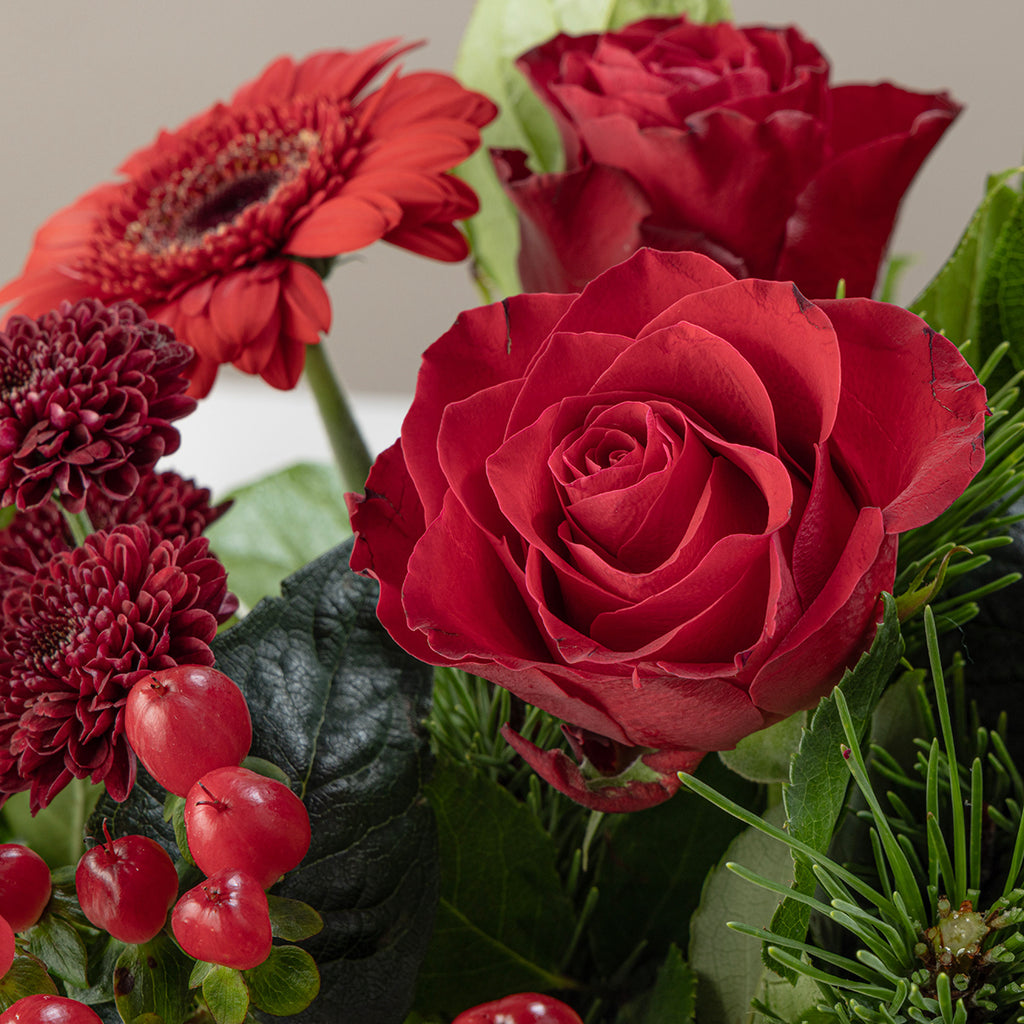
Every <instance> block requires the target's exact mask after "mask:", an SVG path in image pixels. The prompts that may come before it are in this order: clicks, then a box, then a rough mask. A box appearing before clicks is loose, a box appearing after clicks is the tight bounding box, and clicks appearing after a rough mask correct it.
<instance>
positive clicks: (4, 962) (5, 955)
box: [0, 917, 14, 978]
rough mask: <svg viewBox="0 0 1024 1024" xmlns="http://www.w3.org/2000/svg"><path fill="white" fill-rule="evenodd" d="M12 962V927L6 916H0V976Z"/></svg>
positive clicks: (9, 967) (8, 968)
mask: <svg viewBox="0 0 1024 1024" xmlns="http://www.w3.org/2000/svg"><path fill="white" fill-rule="evenodd" d="M13 963H14V929H13V928H12V927H11V926H10V925H9V924H8V923H7V918H5V917H0V978H2V977H3V976H4V975H5V974H6V973H7V972H8V971H9V970H10V969H11V964H13Z"/></svg>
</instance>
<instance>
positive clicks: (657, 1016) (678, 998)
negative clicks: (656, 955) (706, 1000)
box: [641, 946, 697, 1024]
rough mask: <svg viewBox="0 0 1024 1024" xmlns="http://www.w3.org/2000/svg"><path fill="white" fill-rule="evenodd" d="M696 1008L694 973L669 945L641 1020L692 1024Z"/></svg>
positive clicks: (676, 950)
mask: <svg viewBox="0 0 1024 1024" xmlns="http://www.w3.org/2000/svg"><path fill="white" fill-rule="evenodd" d="M696 1010H697V973H696V972H695V971H694V970H693V969H692V968H691V967H690V966H689V965H688V964H687V963H686V961H685V960H684V959H683V954H682V953H681V952H680V951H679V948H678V947H677V946H669V950H668V956H667V957H665V962H664V963H663V964H662V965H661V967H659V968H658V977H657V978H656V979H655V982H654V988H653V989H651V993H650V996H649V998H648V1001H647V1009H646V1012H645V1014H644V1016H643V1017H642V1018H641V1020H642V1024H693V1022H694V1020H695V1017H694V1014H695V1013H696Z"/></svg>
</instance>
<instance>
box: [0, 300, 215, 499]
mask: <svg viewBox="0 0 1024 1024" xmlns="http://www.w3.org/2000/svg"><path fill="white" fill-rule="evenodd" d="M190 355H191V353H190V352H189V350H188V349H187V348H186V347H185V346H184V345H180V344H178V343H177V342H176V341H175V340H174V335H173V333H172V332H171V331H170V330H168V328H167V327H166V326H165V325H164V324H158V323H155V322H154V321H152V320H150V319H148V318H147V316H146V314H145V313H144V312H143V310H142V309H140V308H139V307H138V306H137V305H136V304H135V303H134V302H118V303H115V304H114V305H112V306H104V305H103V304H102V303H100V302H99V301H97V300H96V299H83V300H82V301H80V302H78V303H76V304H75V305H71V304H70V303H68V302H62V303H61V304H60V306H59V307H58V308H57V309H55V310H52V311H51V312H49V313H47V314H46V315H45V316H41V317H39V319H38V320H32V319H30V318H29V317H25V316H15V317H12V318H11V319H10V320H9V321H8V322H7V326H6V328H5V329H4V330H3V331H0V505H4V506H6V505H15V506H17V508H19V509H22V510H24V509H27V508H32V507H33V506H35V505H39V504H41V503H42V502H44V501H46V500H47V499H48V498H49V497H50V495H51V494H52V493H53V492H54V491H57V492H59V494H60V499H61V502H62V504H63V505H64V507H65V508H66V509H68V510H69V511H71V512H81V511H82V509H83V508H84V507H85V502H86V495H87V493H88V492H89V490H90V489H92V488H98V489H99V490H101V491H103V492H105V493H106V495H107V496H108V497H109V498H111V499H112V500H114V501H118V500H123V499H124V498H127V497H128V496H129V495H130V494H131V493H132V492H133V491H134V490H135V488H136V486H137V485H138V482H139V473H140V472H143V471H145V470H148V469H151V468H152V466H153V465H154V463H155V462H156V461H157V459H159V458H160V457H161V456H162V455H166V454H168V453H170V452H173V451H176V450H177V448H178V444H179V442H180V436H179V434H178V430H177V428H176V427H174V426H172V425H171V421H172V420H176V419H180V418H181V417H182V416H184V415H186V414H187V413H189V412H191V411H192V410H193V409H194V408H195V404H196V403H195V400H194V399H191V398H188V397H186V395H185V393H184V392H185V389H186V387H187V386H188V380H187V378H186V377H185V367H186V366H187V364H188V361H189V358H190Z"/></svg>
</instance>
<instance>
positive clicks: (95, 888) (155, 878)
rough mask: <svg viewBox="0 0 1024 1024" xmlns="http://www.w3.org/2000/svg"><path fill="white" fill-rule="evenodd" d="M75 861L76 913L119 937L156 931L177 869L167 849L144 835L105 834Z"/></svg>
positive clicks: (143, 938) (136, 939) (145, 937)
mask: <svg viewBox="0 0 1024 1024" xmlns="http://www.w3.org/2000/svg"><path fill="white" fill-rule="evenodd" d="M103 833H104V835H105V836H106V837H107V841H106V842H105V843H101V844H100V845H99V846H94V847H93V848H92V849H91V850H89V851H88V852H87V853H86V854H85V855H84V856H83V857H82V859H81V860H80V861H79V862H78V867H77V869H76V870H75V891H76V892H77V893H78V902H79V904H80V905H81V907H82V913H83V914H85V916H86V917H87V918H89V920H90V921H91V922H92V923H93V924H94V925H96V927H97V928H102V929H103V930H104V931H107V932H109V933H110V934H111V935H113V936H114V938H115V939H120V940H121V941H122V942H132V943H136V944H138V943H141V942H149V940H150V939H152V938H154V937H155V936H156V935H158V934H159V933H160V930H161V929H162V928H163V926H164V923H165V922H166V920H167V911H168V910H170V909H171V906H172V905H173V903H174V900H175V897H176V896H177V895H178V873H177V871H175V870H174V862H173V861H172V860H171V858H170V855H169V854H168V853H167V851H166V850H165V849H164V848H163V847H162V846H161V845H160V844H159V843H158V842H156V841H155V840H153V839H150V838H149V837H148V836H138V835H129V836H121V837H120V838H119V839H113V840H112V839H111V838H110V833H109V832H108V831H107V823H106V822H104V823H103Z"/></svg>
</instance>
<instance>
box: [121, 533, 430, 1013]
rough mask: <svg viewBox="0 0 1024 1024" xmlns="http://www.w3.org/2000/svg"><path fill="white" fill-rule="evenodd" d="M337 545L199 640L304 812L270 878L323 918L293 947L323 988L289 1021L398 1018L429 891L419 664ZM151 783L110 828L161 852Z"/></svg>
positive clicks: (426, 932) (424, 672) (426, 678)
mask: <svg viewBox="0 0 1024 1024" xmlns="http://www.w3.org/2000/svg"><path fill="white" fill-rule="evenodd" d="M349 547H350V545H343V546H342V547H339V548H337V549H335V550H334V551H330V552H328V553H327V554H326V555H323V556H322V557H320V558H318V559H317V560H316V561H315V562H313V563H311V564H310V565H308V566H306V567H305V568H304V569H302V570H301V571H300V572H298V573H296V574H295V575H294V576H293V577H291V578H290V579H288V580H286V581H285V583H284V585H283V592H284V596H283V597H281V598H278V599H275V600H268V601H264V602H263V603H261V604H260V605H259V607H257V608H256V609H255V610H254V611H252V612H250V613H249V615H248V616H247V617H246V618H245V619H244V620H243V621H242V622H241V623H240V624H239V625H237V626H235V627H233V628H232V629H230V630H228V631H226V632H225V633H224V634H222V635H221V636H220V637H218V639H217V640H216V642H215V643H214V651H215V653H216V655H217V666H218V668H220V669H221V670H222V671H223V672H226V673H227V675H229V676H230V677H231V678H232V679H234V681H235V682H236V683H238V685H239V686H240V687H241V688H242V690H243V692H244V693H245V695H246V699H247V700H248V703H249V709H250V712H251V714H252V719H253V746H252V753H253V754H254V755H255V756H257V757H263V758H266V759H267V760H269V761H272V762H273V763H274V764H277V765H279V766H280V767H281V768H282V769H283V770H284V772H285V773H286V774H287V776H288V777H289V778H290V779H291V780H292V783H293V786H294V788H295V789H296V791H297V792H298V793H299V795H300V796H301V797H302V799H303V800H304V802H305V804H306V808H307V810H308V811H309V815H310V821H311V824H312V832H313V841H312V845H311V847H310V851H309V854H308V855H307V857H306V859H305V860H304V861H303V863H302V864H301V865H300V866H299V867H298V868H297V869H296V870H295V871H292V872H290V873H289V874H288V875H287V876H286V877H285V878H284V880H283V881H282V882H280V883H278V885H277V886H276V887H275V890H274V891H275V893H276V894H277V895H280V896H285V897H287V898H289V899H296V900H301V901H302V902H304V903H309V904H310V905H311V906H313V907H315V908H316V910H318V911H319V912H320V913H321V915H322V916H323V918H324V929H323V931H322V932H320V933H319V934H318V935H316V936H314V937H313V938H311V939H309V940H308V941H306V942H305V943H304V946H305V948H306V949H308V950H309V952H310V953H311V954H312V955H313V957H314V959H315V960H316V961H317V964H318V965H319V968H320V974H321V978H322V992H321V995H320V997H319V998H318V999H317V1000H316V1001H315V1002H314V1003H313V1005H312V1006H311V1007H310V1008H309V1009H308V1010H306V1011H304V1012H303V1014H302V1015H301V1018H299V1019H300V1020H301V1022H302V1024H320V1022H322V1024H356V1022H358V1024H396V1022H400V1021H401V1020H402V1018H403V1017H404V1015H405V1012H406V1010H407V1009H408V1004H409V1002H410V1001H411V995H412V991H413V986H414V984H415V977H416V970H417V968H418V966H419V962H420V958H421V957H422V955H423V951H424V950H425V949H426V945H427V941H428V939H429V937H430V928H431V924H432V922H433V915H434V911H435V909H436V903H437V848H436V832H435V829H434V823H433V816H432V815H431V812H430V808H429V806H428V805H427V804H426V801H424V800H423V799H422V797H421V793H420V789H421V785H422V782H423V777H424V774H425V773H426V771H427V769H428V767H429V764H428V753H427V748H426V740H425V734H424V731H423V728H422V724H421V723H422V722H423V720H424V719H425V717H426V714H427V711H428V704H429V698H430V684H431V678H432V673H431V670H430V669H429V668H427V667H426V666H424V665H421V664H420V663H419V662H417V661H415V660H414V659H412V658H410V657H409V656H408V655H406V654H404V653H403V652H402V651H401V650H399V648H398V647H397V646H395V644H394V643H392V641H391V640H390V638H389V637H388V636H387V634H386V633H385V632H384V630H383V628H382V627H381V626H380V624H379V623H378V622H377V617H376V614H375V607H376V598H377V586H376V584H375V583H373V582H372V581H370V580H367V579H364V578H363V577H361V576H357V575H355V574H354V573H352V572H350V571H349V569H348V553H349ZM151 786H155V784H154V783H153V782H152V780H151V779H147V778H145V777H143V778H142V779H141V782H140V784H139V785H137V786H136V790H134V791H133V792H132V795H131V797H130V798H129V800H128V801H126V802H125V803H124V804H121V805H116V804H110V805H109V807H108V808H105V809H106V810H107V813H109V814H110V816H111V817H112V818H113V819H114V821H115V823H116V824H117V827H118V829H119V830H120V831H146V830H147V829H149V830H150V834H153V832H156V833H157V834H159V835H160V837H161V839H162V841H164V843H165V845H167V846H168V848H169V849H171V848H173V846H172V844H173V843H174V837H173V829H171V828H170V826H169V825H168V824H167V823H166V822H165V821H164V820H163V813H162V810H163V799H164V796H163V792H162V791H160V790H159V787H156V792H153V791H152V790H151V789H150V787H151ZM133 825H134V826H135V827H132V826H133ZM168 833H170V835H168Z"/></svg>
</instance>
